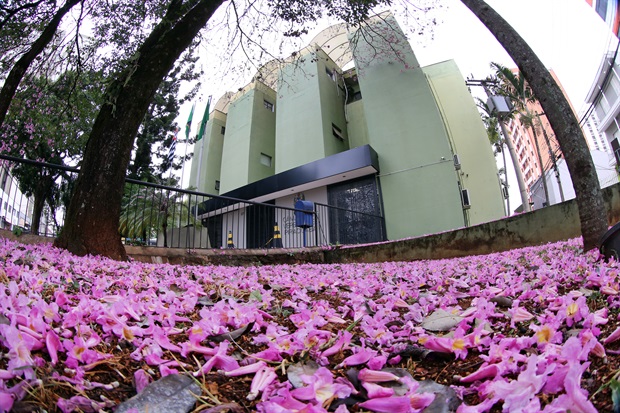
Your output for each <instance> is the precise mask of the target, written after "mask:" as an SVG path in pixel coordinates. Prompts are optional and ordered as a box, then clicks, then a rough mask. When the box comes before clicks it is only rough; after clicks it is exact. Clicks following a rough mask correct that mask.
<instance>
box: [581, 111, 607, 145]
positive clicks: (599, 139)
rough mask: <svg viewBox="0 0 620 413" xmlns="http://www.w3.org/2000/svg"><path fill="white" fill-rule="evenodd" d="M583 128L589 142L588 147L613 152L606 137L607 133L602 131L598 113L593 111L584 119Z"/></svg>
mask: <svg viewBox="0 0 620 413" xmlns="http://www.w3.org/2000/svg"><path fill="white" fill-rule="evenodd" d="M582 129H583V133H584V135H585V137H586V141H587V142H588V147H589V148H590V149H591V150H596V151H601V152H606V153H608V154H613V152H612V150H611V146H610V144H609V142H608V141H607V139H606V138H605V135H603V134H602V133H601V132H600V127H599V123H598V119H597V118H596V113H594V112H591V115H590V116H588V117H586V118H585V119H584V122H583V125H582Z"/></svg>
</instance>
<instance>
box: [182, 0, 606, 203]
mask: <svg viewBox="0 0 620 413" xmlns="http://www.w3.org/2000/svg"><path fill="white" fill-rule="evenodd" d="M414 1H415V0H414ZM439 2H440V3H441V4H442V5H444V6H445V7H443V8H442V9H441V10H440V11H439V12H437V17H438V19H437V22H438V24H437V25H436V26H435V28H434V31H433V36H432V38H431V36H429V35H424V36H419V38H416V39H414V40H415V41H412V42H411V43H412V47H413V50H414V52H415V54H416V56H417V58H418V60H419V62H420V64H421V65H422V66H427V65H430V64H433V63H437V62H441V61H444V60H449V59H454V60H455V61H456V63H457V65H458V67H459V69H460V70H461V73H462V74H463V76H464V77H465V78H468V77H472V75H473V78H474V79H482V78H485V77H486V76H488V75H490V74H491V73H492V71H491V69H490V67H489V66H490V63H491V62H497V63H501V64H502V65H504V66H507V67H515V66H516V65H515V64H514V63H513V62H512V60H511V59H510V57H509V56H508V54H507V53H506V52H505V51H504V50H503V48H502V47H501V46H500V45H499V43H498V42H497V41H496V40H495V38H494V37H493V36H492V35H491V34H490V33H489V31H488V30H487V29H486V28H485V27H484V26H483V25H482V23H480V21H479V20H478V19H477V18H476V17H475V16H474V15H473V14H472V13H471V12H470V11H469V9H467V8H466V7H465V6H464V5H463V4H462V3H461V1H459V0H439ZM486 2H487V3H488V4H489V5H490V6H491V7H493V8H494V9H495V10H496V11H497V12H498V13H500V14H501V15H502V16H503V17H504V18H505V19H506V20H507V21H508V22H509V23H510V24H511V25H512V26H513V27H514V28H515V29H516V30H517V32H519V34H521V36H523V38H524V39H525V40H526V41H527V42H528V43H529V44H530V46H531V47H532V49H533V50H534V52H535V53H536V54H537V55H538V56H539V58H540V59H541V60H542V61H543V63H544V64H545V65H546V66H547V67H548V68H550V69H553V70H554V71H555V73H556V75H557V76H558V78H559V80H560V82H561V83H562V86H563V87H564V89H565V90H566V92H567V94H568V97H569V99H570V100H571V102H572V103H573V106H574V107H575V109H576V110H577V111H578V112H579V111H581V110H582V109H584V108H585V105H584V103H583V102H584V99H585V97H586V95H587V93H588V91H589V90H590V87H591V85H592V82H593V79H594V76H595V75H596V72H597V69H598V67H599V65H600V62H601V59H602V57H603V55H604V53H605V52H607V51H608V50H609V49H611V48H612V46H613V47H615V45H612V42H613V41H614V37H613V35H612V34H611V32H610V31H609V29H608V28H607V27H606V26H605V24H604V22H603V21H602V19H600V17H599V16H598V15H597V14H596V13H595V12H594V10H593V9H592V8H591V7H590V6H588V5H587V3H586V2H585V0H486ZM396 17H397V18H399V16H398V14H396ZM400 24H401V25H402V26H405V23H403V21H402V20H401V21H400ZM328 25H329V23H326V24H325V26H323V27H320V28H319V29H323V28H325V27H327V26H328ZM314 34H315V32H313V33H311V34H310V35H308V36H307V40H306V39H304V40H303V41H304V42H307V41H309V40H310V39H311V38H312V37H313V36H314ZM209 35H210V34H209V33H207V36H209ZM414 36H415V35H414ZM410 37H412V36H411V35H410ZM304 45H305V44H304ZM204 50H205V51H206V52H205V61H206V63H205V64H204V66H203V68H204V69H205V76H204V77H203V88H202V90H201V92H200V97H199V101H198V103H197V104H196V112H195V113H194V122H193V125H192V134H194V135H195V134H196V132H197V129H198V126H199V122H200V119H201V118H202V111H203V110H204V107H205V105H206V97H207V96H208V95H213V101H214V102H216V101H217V99H219V97H220V96H221V95H223V94H224V93H225V92H226V91H227V90H237V89H238V88H239V87H242V86H244V85H245V82H247V81H248V80H249V78H251V76H252V75H253V74H254V73H253V71H249V72H248V73H247V75H246V79H245V81H243V80H241V78H240V76H239V75H236V74H234V75H233V74H232V72H231V73H222V72H223V70H222V65H221V64H219V62H218V60H219V59H221V54H219V55H218V54H213V53H210V50H212V49H209V48H205V49H204ZM287 53H290V51H288V52H287ZM214 62H215V63H214ZM472 92H473V93H475V92H476V91H475V90H472ZM480 93H482V91H480ZM190 109H191V103H188V104H186V105H184V106H183V107H182V108H181V112H180V116H179V118H178V119H177V122H178V123H179V125H181V128H182V130H184V125H185V123H186V121H187V117H188V115H189V111H190ZM179 138H181V136H180V137H179ZM183 150H184V147H183V145H179V146H177V154H180V153H181V152H180V151H183ZM190 150H191V148H190ZM189 167H190V162H188V164H187V165H186V167H185V168H184V169H185V170H184V172H183V182H184V184H185V186H186V185H187V184H188V182H189V169H190V168H189ZM511 169H512V168H511V167H509V168H508V170H509V171H510V170H511ZM180 173H181V171H179V172H178V174H179V175H180ZM508 179H509V184H510V187H511V188H510V189H511V200H512V201H511V204H512V205H511V208H512V207H516V206H517V205H518V204H520V200H519V197H518V189H516V186H517V185H516V181H515V179H514V176H513V177H512V182H510V181H511V176H510V175H509V178H508ZM514 191H516V194H517V196H515V195H513V192H514ZM515 204H516V205H515Z"/></svg>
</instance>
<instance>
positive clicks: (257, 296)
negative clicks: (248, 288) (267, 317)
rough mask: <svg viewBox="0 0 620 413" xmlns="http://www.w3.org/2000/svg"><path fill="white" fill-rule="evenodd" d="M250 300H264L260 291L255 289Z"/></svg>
mask: <svg viewBox="0 0 620 413" xmlns="http://www.w3.org/2000/svg"><path fill="white" fill-rule="evenodd" d="M250 301H263V296H262V295H261V293H260V291H258V290H254V291H252V292H251V293H250Z"/></svg>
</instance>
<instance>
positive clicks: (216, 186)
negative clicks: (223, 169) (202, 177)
mask: <svg viewBox="0 0 620 413" xmlns="http://www.w3.org/2000/svg"><path fill="white" fill-rule="evenodd" d="M215 190H216V191H219V190H220V181H217V180H216V181H215Z"/></svg>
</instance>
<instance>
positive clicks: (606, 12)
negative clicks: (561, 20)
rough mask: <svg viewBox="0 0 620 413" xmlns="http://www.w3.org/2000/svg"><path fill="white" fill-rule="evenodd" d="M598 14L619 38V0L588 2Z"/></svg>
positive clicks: (587, 0)
mask: <svg viewBox="0 0 620 413" xmlns="http://www.w3.org/2000/svg"><path fill="white" fill-rule="evenodd" d="M586 3H588V4H589V5H590V6H592V7H593V8H594V10H595V11H596V13H597V14H598V15H599V16H601V18H602V19H603V20H604V21H605V23H607V25H608V26H609V29H610V30H611V31H612V32H613V33H614V34H615V35H616V36H617V35H618V28H619V27H620V8H619V7H618V0H586Z"/></svg>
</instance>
